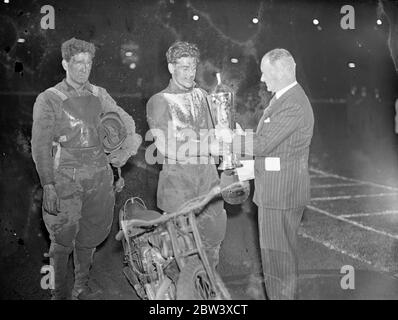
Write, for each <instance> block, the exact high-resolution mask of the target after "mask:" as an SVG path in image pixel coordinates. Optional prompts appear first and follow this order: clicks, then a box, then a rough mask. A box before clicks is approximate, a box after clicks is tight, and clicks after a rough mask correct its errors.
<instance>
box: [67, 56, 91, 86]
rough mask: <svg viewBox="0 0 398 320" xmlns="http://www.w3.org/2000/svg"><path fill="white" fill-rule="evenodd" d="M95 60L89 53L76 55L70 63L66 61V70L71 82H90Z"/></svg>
mask: <svg viewBox="0 0 398 320" xmlns="http://www.w3.org/2000/svg"><path fill="white" fill-rule="evenodd" d="M92 64H93V59H92V57H91V54H90V53H88V52H81V53H78V54H75V55H74V56H73V57H72V58H71V59H70V60H69V62H66V61H65V65H64V64H63V65H64V68H65V70H66V75H67V78H68V79H69V80H72V81H73V82H75V83H77V84H84V83H86V82H87V81H88V78H89V76H90V72H91V66H92Z"/></svg>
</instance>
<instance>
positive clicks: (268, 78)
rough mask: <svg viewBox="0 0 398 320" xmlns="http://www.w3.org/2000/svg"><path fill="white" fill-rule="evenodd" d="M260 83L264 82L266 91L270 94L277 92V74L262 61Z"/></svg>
mask: <svg viewBox="0 0 398 320" xmlns="http://www.w3.org/2000/svg"><path fill="white" fill-rule="evenodd" d="M260 69H261V82H264V83H265V84H266V86H267V90H268V91H270V92H277V91H278V90H279V80H280V77H279V74H278V72H277V70H276V68H275V67H273V66H271V65H270V63H269V62H268V61H267V60H265V59H263V60H262V61H261V68H260Z"/></svg>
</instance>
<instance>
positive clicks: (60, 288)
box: [49, 243, 72, 300]
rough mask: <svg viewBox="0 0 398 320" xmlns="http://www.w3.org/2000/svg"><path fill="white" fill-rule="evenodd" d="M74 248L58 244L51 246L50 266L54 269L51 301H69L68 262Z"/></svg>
mask: <svg viewBox="0 0 398 320" xmlns="http://www.w3.org/2000/svg"><path fill="white" fill-rule="evenodd" d="M71 253H72V248H69V247H64V246H62V245H60V244H57V243H51V246H50V252H49V257H50V265H51V266H52V267H53V268H54V289H52V290H51V300H67V299H68V298H70V296H69V293H68V282H67V274H68V260H69V256H70V254H71Z"/></svg>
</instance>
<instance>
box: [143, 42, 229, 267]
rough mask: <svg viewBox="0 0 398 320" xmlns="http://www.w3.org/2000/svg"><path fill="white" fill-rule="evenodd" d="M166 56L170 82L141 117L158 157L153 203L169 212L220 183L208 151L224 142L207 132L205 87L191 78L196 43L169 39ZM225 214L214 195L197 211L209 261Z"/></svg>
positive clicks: (222, 231) (217, 247)
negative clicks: (156, 183)
mask: <svg viewBox="0 0 398 320" xmlns="http://www.w3.org/2000/svg"><path fill="white" fill-rule="evenodd" d="M166 57H167V62H168V70H169V72H170V74H171V79H170V83H169V85H168V87H167V88H166V89H164V90H162V91H161V92H159V93H157V94H155V95H154V96H152V97H151V98H150V100H149V101H148V103H147V120H148V124H149V127H150V129H151V133H152V135H153V137H154V139H155V145H156V147H157V149H158V151H159V152H160V153H161V154H162V155H163V157H164V160H163V163H162V165H163V167H162V171H161V172H160V175H159V182H158V190H157V205H158V207H159V208H160V209H161V210H163V211H165V212H174V211H177V210H178V209H179V208H180V207H181V205H183V204H184V203H185V202H186V201H188V200H191V199H193V198H196V197H198V196H202V195H205V194H207V193H208V192H209V191H210V190H211V189H212V188H213V187H215V186H217V185H219V184H220V179H219V176H218V172H217V167H216V165H215V161H214V157H215V156H219V155H220V154H222V153H223V151H224V150H223V146H225V144H222V143H221V141H219V140H217V139H215V138H214V137H213V135H214V130H213V129H214V126H213V121H212V117H211V114H210V111H209V107H208V105H207V100H206V97H207V93H206V91H205V90H203V89H201V88H198V87H197V86H196V83H195V76H196V66H197V64H198V62H199V50H198V48H197V46H196V45H194V44H191V43H188V42H181V41H178V42H175V43H174V44H173V45H172V46H171V47H170V48H169V49H168V51H167V53H166ZM209 140H210V141H209ZM226 220H227V219H226V212H225V210H224V208H223V201H222V200H220V199H219V200H216V201H212V202H211V203H210V204H209V205H208V206H206V207H205V209H204V212H202V213H201V214H200V215H199V220H198V227H199V233H200V235H201V237H202V241H203V244H204V246H205V251H206V254H207V256H208V258H209V262H210V264H211V265H213V266H214V267H215V266H216V265H217V264H218V260H219V250H220V246H221V242H222V241H223V240H224V236H225V231H226Z"/></svg>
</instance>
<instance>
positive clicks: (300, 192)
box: [246, 84, 314, 209]
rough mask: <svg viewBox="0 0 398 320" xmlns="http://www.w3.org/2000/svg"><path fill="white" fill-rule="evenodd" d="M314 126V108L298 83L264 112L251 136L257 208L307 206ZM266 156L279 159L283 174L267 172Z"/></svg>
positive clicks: (280, 172)
mask: <svg viewBox="0 0 398 320" xmlns="http://www.w3.org/2000/svg"><path fill="white" fill-rule="evenodd" d="M313 127H314V115H313V111H312V107H311V104H310V102H309V100H308V98H307V96H306V94H305V92H304V90H303V88H302V87H301V86H300V85H299V84H297V85H295V86H294V87H293V88H291V89H289V90H288V91H286V92H285V93H284V94H283V95H282V96H281V97H279V99H277V100H275V101H274V102H273V103H271V104H270V105H269V106H268V107H267V108H266V109H265V110H264V114H263V116H262V118H261V120H260V122H259V124H258V127H257V130H256V133H255V134H253V137H252V138H253V152H252V153H253V155H254V156H255V165H254V170H255V181H254V183H255V192H254V199H253V200H254V202H255V203H256V204H257V205H258V206H261V207H263V208H275V209H289V208H297V207H301V206H305V205H306V204H307V203H308V201H309V200H310V178H309V173H308V156H309V146H310V143H311V139H312V134H313ZM246 141H247V139H246ZM246 150H248V149H247V147H246ZM267 157H277V158H280V171H268V170H266V166H265V161H266V158H267Z"/></svg>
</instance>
